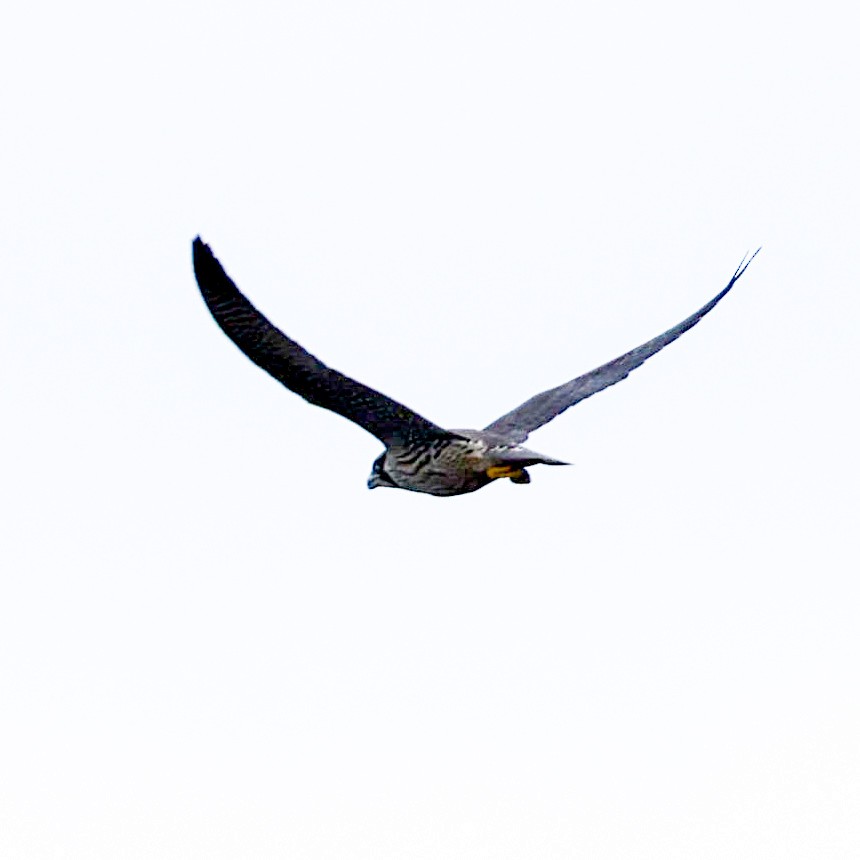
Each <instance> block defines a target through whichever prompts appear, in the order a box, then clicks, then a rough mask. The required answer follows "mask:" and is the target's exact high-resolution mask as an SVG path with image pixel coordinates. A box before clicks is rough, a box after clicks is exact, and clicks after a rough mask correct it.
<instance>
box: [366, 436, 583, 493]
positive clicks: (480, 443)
mask: <svg viewBox="0 0 860 860" xmlns="http://www.w3.org/2000/svg"><path fill="white" fill-rule="evenodd" d="M451 433H452V434H453V438H444V437H443V438H439V439H433V440H424V441H421V442H413V443H412V444H411V445H392V446H391V447H389V448H387V449H386V450H385V451H384V452H383V453H382V454H381V455H380V456H379V457H378V458H377V460H376V462H375V463H374V464H373V473H372V474H371V477H370V480H369V481H368V485H369V486H371V487H398V488H401V489H405V490H415V491H417V492H419V493H430V495H433V496H459V495H462V494H463V493H473V492H474V491H475V490H480V489H481V487H485V486H486V485H487V484H489V483H490V482H491V481H494V480H496V479H498V478H510V479H511V480H512V481H513V482H514V483H515V484H528V483H529V481H530V478H529V473H528V472H527V471H526V467H527V466H534V465H537V464H538V463H543V464H544V465H547V466H565V465H567V464H566V463H564V462H562V461H561V460H555V459H553V458H552V457H545V456H544V455H543V454H538V453H537V452H536V451H530V450H529V449H528V448H524V447H523V446H522V445H517V444H514V443H511V442H508V441H506V440H505V439H503V438H502V437H500V436H497V435H495V434H493V433H487V432H486V431H482V430H452V431H451Z"/></svg>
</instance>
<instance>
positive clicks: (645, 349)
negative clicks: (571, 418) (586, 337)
mask: <svg viewBox="0 0 860 860" xmlns="http://www.w3.org/2000/svg"><path fill="white" fill-rule="evenodd" d="M760 250H761V248H759V251H760ZM756 254H758V251H756V252H755V254H753V255H752V257H750V258H749V260H747V259H746V258H744V259H743V260H742V261H741V264H740V265H739V266H738V267H737V269H735V273H734V274H733V275H732V278H731V280H730V281H729V283H728V286H727V287H726V288H725V289H724V290H723V291H722V292H721V293H720V294H719V295H717V296H715V297H714V298H713V299H711V301H709V302H708V303H707V304H706V305H705V306H704V307H703V308H700V309H699V310H697V311H696V313H694V314H693V315H692V316H689V317H687V319H685V320H684V321H683V322H681V323H678V325H676V326H675V327H674V328H670V329H669V330H668V331H666V332H663V334H661V335H659V336H658V337H655V338H654V339H653V340H649V341H648V343H643V344H642V346H638V347H636V349H632V350H630V352H627V353H625V354H624V355H621V356H619V357H618V358H616V359H613V360H612V361H610V362H607V363H606V364H604V365H602V366H601V367H598V368H595V369H594V370H592V371H590V372H589V373H586V374H584V375H583V376H578V377H577V378H576V379H572V380H571V381H570V382H565V383H564V384H563V385H559V386H558V387H557V388H551V389H550V390H549V391H543V392H541V393H540V394H536V395H535V396H534V397H532V398H531V399H529V400H526V402H525V403H523V404H522V405H520V406H517V408H516V409H513V410H512V411H510V412H508V413H507V415H503V416H502V417H501V418H498V419H496V420H495V421H494V422H493V423H492V424H490V425H489V426H488V427H486V428H485V429H487V430H491V431H493V432H494V433H499V434H500V435H502V436H505V437H506V438H509V439H511V441H515V442H518V443H519V442H524V441H525V440H526V439H527V438H528V435H529V433H532V432H533V431H535V430H537V429H538V427H543V425H544V424H546V423H547V422H548V421H551V420H552V419H553V418H555V417H556V416H557V415H561V413H562V412H564V410H565V409H570V407H571V406H573V405H575V404H576V403H579V401H580V400H585V398H586V397H591V395H592V394H597V392H598V391H603V389H604V388H608V387H609V386H610V385H615V383H616V382H620V381H621V380H622V379H624V378H625V377H626V376H627V374H629V373H630V371H631V370H635V369H636V368H637V367H639V366H640V365H641V364H643V363H644V362H645V361H646V360H647V359H649V358H650V357H651V356H652V355H654V354H655V353H657V352H659V351H660V350H661V349H663V347H664V346H667V345H668V344H670V343H672V341H673V340H677V339H678V338H679V337H680V336H681V335H682V334H683V333H684V332H685V331H688V330H689V329H691V328H692V327H693V326H694V325H695V324H696V323H697V322H698V321H699V320H700V319H701V318H702V317H703V316H705V314H707V313H709V312H710V311H711V310H713V309H714V307H716V305H717V302H719V301H720V299H722V298H723V296H725V295H726V293H728V291H729V290H730V289H731V288H732V287H733V286H734V285H735V282H736V281H737V280H738V278H740V276H741V275H742V274H743V273H744V272H745V271H746V269H747V266H749V264H750V263H751V262H752V261H753V259H754V258H755V255H756Z"/></svg>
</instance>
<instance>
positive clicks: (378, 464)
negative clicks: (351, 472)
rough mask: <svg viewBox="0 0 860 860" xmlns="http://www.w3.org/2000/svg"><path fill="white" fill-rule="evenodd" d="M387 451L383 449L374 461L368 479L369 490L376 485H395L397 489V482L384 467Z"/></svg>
mask: <svg viewBox="0 0 860 860" xmlns="http://www.w3.org/2000/svg"><path fill="white" fill-rule="evenodd" d="M386 453H387V452H386V451H383V452H382V453H381V454H380V455H379V456H378V457H377V458H376V459H375V460H374V461H373V467H372V468H371V470H370V477H369V478H368V479H367V488H368V489H369V490H372V489H374V488H375V487H394V488H395V489H397V484H395V483H394V481H392V480H391V478H390V477H389V476H388V473H387V472H386V471H385V469H384V468H383V465H384V463H385V454H386Z"/></svg>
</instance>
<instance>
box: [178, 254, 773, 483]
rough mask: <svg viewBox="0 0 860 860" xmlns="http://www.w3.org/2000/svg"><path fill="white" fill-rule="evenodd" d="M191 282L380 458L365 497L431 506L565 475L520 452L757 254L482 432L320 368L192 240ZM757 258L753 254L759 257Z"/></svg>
mask: <svg viewBox="0 0 860 860" xmlns="http://www.w3.org/2000/svg"><path fill="white" fill-rule="evenodd" d="M193 251H194V273H195V275H196V277H197V283H198V284H199V286H200V291H201V293H202V294H203V298H204V300H205V301H206V304H207V306H208V307H209V310H210V311H211V313H212V316H213V317H214V318H215V321H216V322H217V323H218V325H219V326H220V327H221V328H222V330H223V331H224V332H225V334H227V336H228V337H229V338H230V339H231V340H232V341H233V342H234V343H235V344H236V345H237V346H238V347H239V349H241V350H242V352H244V353H245V354H246V355H247V356H248V358H250V359H251V360H252V361H253V362H254V363H255V364H257V365H259V366H260V367H262V368H263V370H265V371H267V372H268V373H270V374H271V375H272V376H273V377H275V379H277V380H278V381H279V382H281V383H283V384H284V385H285V386H286V387H287V388H289V389H290V390H291V391H294V392H295V393H296V394H299V395H300V396H302V397H304V398H305V400H307V401H309V402H310V403H313V404H314V405H316V406H322V407H323V408H325V409H329V410H331V411H333V412H337V413H338V414H340V415H342V416H344V417H345V418H348V419H349V420H350V421H354V422H355V423H356V424H358V425H359V426H361V427H363V428H364V429H365V430H367V431H368V432H370V433H372V434H373V435H374V436H376V437H377V438H378V439H379V440H380V441H381V442H382V443H383V444H384V445H385V451H383V453H382V454H381V455H380V456H379V457H377V459H376V461H375V462H374V464H373V469H372V471H371V475H370V478H369V479H368V482H367V484H368V487H370V488H371V489H372V488H374V487H394V488H397V489H402V490H413V491H415V492H419V493H428V494H430V495H434V496H457V495H462V494H464V493H472V492H474V491H475V490H479V489H481V487H485V486H486V485H487V484H489V483H492V482H493V481H495V480H497V479H499V478H509V479H510V480H511V481H513V482H514V483H515V484H527V483H529V481H530V478H529V474H528V472H527V471H526V468H527V467H529V466H534V465H537V464H544V465H548V466H562V465H566V464H565V463H564V462H563V461H562V460H556V459H554V458H552V457H546V456H544V455H543V454H538V453H536V452H535V451H531V450H529V449H528V448H525V447H523V445H522V443H523V442H525V441H526V439H527V438H528V436H529V433H531V432H532V431H534V430H537V429H538V428H539V427H542V426H543V425H544V424H546V423H547V422H548V421H551V420H552V419H553V418H555V417H556V416H557V415H560V414H561V413H562V412H564V411H565V410H566V409H568V408H570V407H571V406H573V405H574V404H576V403H579V401H580V400H584V399H585V398H586V397H590V396H591V395H592V394H596V393H597V392H598V391H602V390H603V389H604V388H607V387H608V386H610V385H614V384H615V383H616V382H619V381H620V380H622V379H624V378H625V377H626V376H627V375H628V374H629V373H630V371H631V370H634V369H635V368H637V367H639V366H640V365H641V364H642V363H643V362H644V361H646V360H647V359H648V358H650V357H651V356H652V355H654V354H655V353H657V352H659V351H660V350H661V349H663V347H664V346H666V345H668V344H669V343H671V342H672V341H674V340H676V339H677V338H679V337H680V336H681V335H682V334H683V333H684V332H685V331H688V330H689V329H690V328H692V327H693V326H694V325H696V323H697V322H699V320H700V319H702V317H704V316H705V314H707V313H709V312H710V311H711V310H712V309H713V308H714V307H715V306H716V304H717V302H719V301H720V299H722V298H723V296H725V295H726V294H727V293H728V292H729V290H730V289H731V288H732V287H733V286H734V284H735V282H736V281H737V280H738V278H740V276H741V275H742V274H743V273H744V272H745V271H746V267H747V266H748V265H749V263H750V262H751V261H752V259H753V257H755V254H753V255H752V257H750V259H749V260H745V261H744V262H742V263H741V265H740V266H738V268H737V269H736V270H735V273H734V275H732V278H731V280H730V281H729V283H728V285H727V286H726V287H725V288H724V289H723V290H722V291H721V292H720V293H719V294H718V295H717V296H716V297H714V298H713V299H711V301H710V302H708V303H707V304H706V305H705V306H704V307H702V308H700V309H699V310H698V311H696V313H694V314H692V315H691V316H689V317H687V319H685V320H683V321H682V322H680V323H678V325H676V326H674V327H672V328H670V329H668V330H667V331H665V332H664V333H663V334H661V335H659V336H658V337H655V338H653V339H652V340H650V341H648V342H647V343H644V344H642V345H641V346H639V347H636V349H633V350H631V351H630V352H627V353H625V354H624V355H622V356H619V357H618V358H616V359H613V360H612V361H610V362H607V363H606V364H604V365H602V366H600V367H598V368H596V369H595V370H592V371H590V372H588V373H586V374H583V375H582V376H578V377H576V378H575V379H572V380H570V381H569V382H565V383H563V384H562V385H559V386H557V387H556V388H551V389H549V390H548V391H544V392H541V393H540V394H536V395H535V396H534V397H532V398H530V399H529V400H527V401H526V402H525V403H523V404H521V405H520V406H517V407H516V408H515V409H512V410H511V411H510V412H508V413H506V414H505V415H503V416H502V417H501V418H498V419H496V420H495V421H493V422H492V423H491V424H489V425H488V426H487V427H485V428H484V429H483V430H445V429H443V428H441V427H439V426H437V425H436V424H433V423H432V422H430V421H428V420H427V419H426V418H423V417H422V416H421V415H419V414H418V413H416V412H413V411H412V410H411V409H408V408H407V407H406V406H404V405H403V404H401V403H398V402H397V401H395V400H392V399H391V398H390V397H387V396H386V395H384V394H381V393H380V392H378V391H375V390H374V389H372V388H369V387H368V386H366V385H364V384H363V383H361V382H358V381H356V380H354V379H351V378H350V377H348V376H345V375H344V374H342V373H340V372H339V371H336V370H333V369H332V368H330V367H327V366H326V365H325V364H323V363H322V362H321V361H320V360H319V359H317V358H315V357H314V356H313V355H311V354H310V353H309V352H308V351H307V350H305V349H304V348H303V347H302V346H300V345H299V344H298V343H296V342H295V341H293V340H291V339H290V338H288V337H287V336H286V335H285V334H284V333H283V332H282V331H280V330H279V329H277V328H275V326H273V325H272V324H271V323H270V322H269V321H268V320H267V319H266V318H265V317H264V316H263V315H262V314H261V313H260V312H259V311H258V310H257V309H256V308H255V307H254V306H253V305H252V304H251V303H250V302H249V301H248V299H246V298H245V296H244V295H242V293H241V292H240V291H239V289H238V288H237V287H236V285H235V284H234V283H233V281H232V280H230V278H229V277H228V275H227V273H226V272H225V271H224V269H223V268H222V267H221V264H220V263H219V262H218V260H217V259H215V256H214V255H213V254H212V252H211V250H210V249H209V247H208V246H207V245H204V244H203V242H202V241H201V240H200V238H199V237H198V238H197V239H195V240H194V246H193ZM756 253H758V252H757V251H756Z"/></svg>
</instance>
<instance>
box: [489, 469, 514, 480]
mask: <svg viewBox="0 0 860 860" xmlns="http://www.w3.org/2000/svg"><path fill="white" fill-rule="evenodd" d="M522 474H523V470H522V469H518V468H517V467H516V466H490V468H489V469H487V477H488V478H493V479H495V478H513V479H514V480H516V479H517V478H520V477H522Z"/></svg>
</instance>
